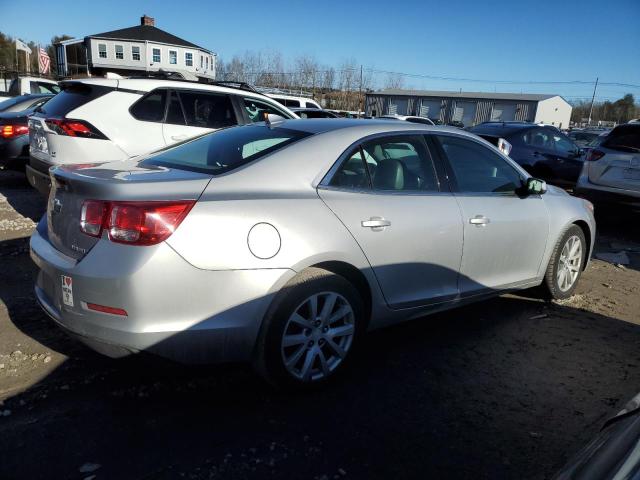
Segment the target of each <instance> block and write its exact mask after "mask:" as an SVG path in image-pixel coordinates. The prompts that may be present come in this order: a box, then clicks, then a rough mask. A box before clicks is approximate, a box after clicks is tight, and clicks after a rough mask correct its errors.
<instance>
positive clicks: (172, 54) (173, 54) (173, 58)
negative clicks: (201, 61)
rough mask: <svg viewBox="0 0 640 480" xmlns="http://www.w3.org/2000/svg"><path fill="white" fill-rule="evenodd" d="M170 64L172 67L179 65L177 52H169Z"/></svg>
mask: <svg viewBox="0 0 640 480" xmlns="http://www.w3.org/2000/svg"><path fill="white" fill-rule="evenodd" d="M169 63H170V64H171V65H177V63H178V52H176V51H175V50H169Z"/></svg>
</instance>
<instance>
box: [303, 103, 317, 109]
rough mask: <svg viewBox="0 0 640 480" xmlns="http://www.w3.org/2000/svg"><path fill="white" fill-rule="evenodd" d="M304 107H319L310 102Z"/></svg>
mask: <svg viewBox="0 0 640 480" xmlns="http://www.w3.org/2000/svg"><path fill="white" fill-rule="evenodd" d="M304 106H305V107H306V108H315V109H317V108H318V106H317V105H316V104H315V103H309V102H305V104H304Z"/></svg>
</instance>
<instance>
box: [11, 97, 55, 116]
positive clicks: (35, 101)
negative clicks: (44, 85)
mask: <svg viewBox="0 0 640 480" xmlns="http://www.w3.org/2000/svg"><path fill="white" fill-rule="evenodd" d="M52 96H53V95H52V94H41V93H39V94H35V95H21V96H19V97H11V98H7V99H6V100H3V101H1V102H0V113H15V112H22V111H24V110H27V109H29V108H37V107H38V106H39V105H42V104H44V103H45V102H46V101H47V100H49V99H50V98H51V97H52Z"/></svg>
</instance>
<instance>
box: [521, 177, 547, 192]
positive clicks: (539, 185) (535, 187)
mask: <svg viewBox="0 0 640 480" xmlns="http://www.w3.org/2000/svg"><path fill="white" fill-rule="evenodd" d="M526 191H527V193H528V194H529V195H542V194H543V193H545V192H546V191H547V182H545V181H544V180H540V179H539V178H533V177H529V178H527V185H526Z"/></svg>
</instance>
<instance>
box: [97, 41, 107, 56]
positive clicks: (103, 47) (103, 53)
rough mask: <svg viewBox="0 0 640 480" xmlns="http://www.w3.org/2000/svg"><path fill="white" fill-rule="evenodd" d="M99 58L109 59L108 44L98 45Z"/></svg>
mask: <svg viewBox="0 0 640 480" xmlns="http://www.w3.org/2000/svg"><path fill="white" fill-rule="evenodd" d="M98 57H100V58H107V44H106V43H99V44H98Z"/></svg>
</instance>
